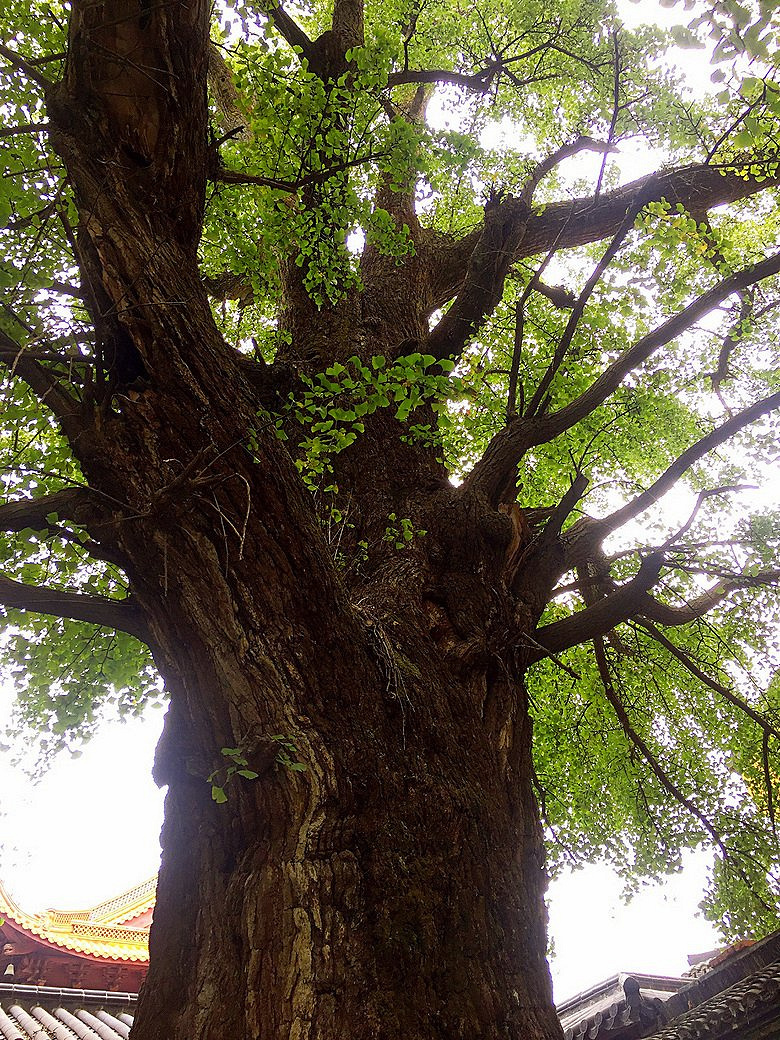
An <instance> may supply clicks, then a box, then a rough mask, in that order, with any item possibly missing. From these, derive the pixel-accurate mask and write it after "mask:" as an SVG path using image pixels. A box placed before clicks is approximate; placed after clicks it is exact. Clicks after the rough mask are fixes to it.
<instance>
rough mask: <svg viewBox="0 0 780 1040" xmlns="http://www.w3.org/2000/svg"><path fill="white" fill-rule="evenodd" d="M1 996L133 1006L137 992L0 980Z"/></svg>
mask: <svg viewBox="0 0 780 1040" xmlns="http://www.w3.org/2000/svg"><path fill="white" fill-rule="evenodd" d="M3 996H8V997H18V998H20V999H27V1000H29V999H30V998H38V999H39V1000H42V1001H47V1002H49V1001H53V1000H59V1001H63V1002H65V1003H74V1004H75V1003H79V1002H87V1001H88V1002H90V1003H101V1004H122V1005H124V1006H128V1007H130V1006H134V1005H135V1004H137V1003H138V994H137V993H122V992H114V991H113V990H103V989H66V988H64V987H60V986H28V985H25V984H23V983H17V982H0V999H2V998H3Z"/></svg>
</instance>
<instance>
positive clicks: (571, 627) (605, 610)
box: [531, 553, 663, 661]
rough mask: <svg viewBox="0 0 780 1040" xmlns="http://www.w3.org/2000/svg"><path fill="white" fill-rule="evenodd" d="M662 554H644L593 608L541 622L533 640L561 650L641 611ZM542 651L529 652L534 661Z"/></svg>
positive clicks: (659, 570) (601, 633) (551, 648)
mask: <svg viewBox="0 0 780 1040" xmlns="http://www.w3.org/2000/svg"><path fill="white" fill-rule="evenodd" d="M662 564H663V555H662V554H661V553H653V554H652V556H646V557H645V559H644V560H642V563H641V564H640V567H639V570H638V571H637V573H636V576H635V577H634V578H632V579H631V581H627V582H626V583H625V585H621V586H620V587H619V588H618V589H617V591H616V592H613V593H612V595H611V596H606V597H605V598H604V599H602V600H600V601H599V602H598V603H596V604H595V605H594V606H592V607H586V608H585V610H580V611H578V612H577V613H576V614H572V615H571V616H570V617H568V618H564V619H563V620H562V621H554V622H553V623H552V624H550V625H543V626H542V627H541V628H538V629H537V630H536V632H534V639H535V640H536V642H537V644H538V645H539V646H540V647H544V649H545V651H546V652H547V653H560V652H561V651H562V650H568V649H569V647H572V646H577V645H579V644H580V643H585V642H587V641H588V640H589V639H595V638H596V637H597V636H603V635H606V634H607V632H610V631H611V630H612V629H613V628H614V627H615V626H616V625H619V624H620V623H621V622H622V621H626V620H627V619H628V618H630V617H633V616H634V615H635V614H638V613H644V611H641V609H640V608H641V607H642V605H643V604H644V602H645V600H646V599H649V598H650V597H649V596H648V595H647V591H648V589H651V588H652V587H653V585H655V584H656V582H657V581H658V578H659V577H660V574H661V566H662ZM542 657H544V654H542V653H540V652H539V653H537V654H536V655H534V654H532V655H531V659H532V660H534V661H536V660H540V659H541V658H542Z"/></svg>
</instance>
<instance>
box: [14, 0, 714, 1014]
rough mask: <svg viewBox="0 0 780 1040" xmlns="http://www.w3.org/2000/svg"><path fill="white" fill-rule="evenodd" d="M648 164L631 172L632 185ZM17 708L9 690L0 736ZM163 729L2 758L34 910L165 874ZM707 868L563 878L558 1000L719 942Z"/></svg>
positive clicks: (655, 15)
mask: <svg viewBox="0 0 780 1040" xmlns="http://www.w3.org/2000/svg"><path fill="white" fill-rule="evenodd" d="M621 7H622V8H623V9H624V12H625V16H626V21H627V22H629V24H631V25H634V24H637V23H638V22H639V21H648V20H653V21H658V22H659V23H662V24H666V25H668V24H670V23H671V22H673V21H677V20H683V18H684V17H685V16H684V14H683V12H682V10H681V9H680V10H679V11H678V10H677V9H674V10H671V11H669V10H662V9H661V8H659V7H656V5H655V3H651V2H643V3H641V4H638V5H637V4H633V5H632V4H628V3H626V4H621ZM681 7H682V5H680V8H681ZM686 64H687V65H688V67H689V68H691V70H692V72H693V76H692V78H693V79H694V80H695V83H696V86H698V88H699V89H702V87H704V86H705V84H708V82H709V72H710V70H709V68H708V66H707V63H706V58H705V59H704V60H703V61H702V60H701V56H700V52H687V53H686ZM626 158H628V157H626ZM644 159H645V162H646V161H647V157H646V156H645V157H644ZM637 160H638V161H639V156H638V155H637ZM629 162H630V160H629ZM646 169H647V167H646V166H645V165H644V164H643V165H642V168H639V165H638V167H637V169H636V171H635V172H633V171H632V172H629V171H626V173H627V174H629V176H628V177H627V179H631V176H640V175H641V174H642V173H644V172H646ZM8 711H9V696H8V694H7V692H4V691H3V690H2V689H0V730H1V729H2V727H3V724H4V722H5V721H6V719H7V715H8ZM161 724H162V712H161V711H159V710H156V711H155V710H152V711H150V712H149V713H148V716H147V718H146V719H143V720H134V721H132V722H128V723H125V724H120V723H114V724H111V725H107V726H106V727H105V729H104V731H103V732H102V734H101V735H100V736H99V738H97V739H96V740H95V741H94V742H93V743H92V744H91V745H90V746H88V747H87V748H86V750H85V751H84V754H83V755H82V757H81V758H79V759H72V760H70V759H63V760H61V761H59V762H58V763H57V764H56V765H55V766H54V768H53V769H52V770H51V771H50V772H49V773H48V774H47V775H46V776H45V777H43V779H42V780H40V781H39V782H38V783H37V784H36V785H34V786H33V785H31V784H30V781H29V780H28V779H27V778H26V777H25V776H24V775H22V774H21V773H20V772H19V771H18V770H15V769H14V768H13V767H12V765H11V763H10V761H9V760H8V759H9V757H10V756H9V755H4V756H3V757H2V758H0V878H2V880H3V881H4V882H5V883H6V885H7V886H8V887H9V889H10V890H11V892H12V894H13V895H14V897H15V898H16V899H17V901H18V902H19V903H20V904H21V905H22V906H23V907H24V908H25V909H28V910H37V909H43V908H45V907H51V906H55V907H59V908H64V909H77V908H80V907H85V906H88V905H91V904H93V903H96V902H99V901H100V900H102V899H104V898H107V897H109V896H111V895H113V894H116V893H117V892H119V891H122V890H123V889H124V888H129V887H130V886H131V885H133V884H135V883H136V882H138V881H140V880H142V879H144V878H145V877H148V876H150V875H151V874H153V873H154V872H155V871H156V870H157V866H158V862H159V844H158V835H159V830H160V824H161V820H162V801H163V796H162V793H161V792H160V791H158V790H157V788H156V787H155V786H154V784H153V783H152V780H151V763H152V756H153V749H154V745H155V743H156V741H157V737H158V735H159V731H160V728H161ZM706 866H707V857H706V856H704V855H701V854H700V855H691V856H690V857H688V860H687V864H686V869H685V870H684V872H683V873H682V874H681V875H678V876H676V877H674V878H672V879H670V880H668V881H667V882H666V883H665V884H663V885H660V886H653V887H650V888H648V889H645V890H644V891H643V892H642V893H641V894H640V895H639V896H637V897H636V898H635V899H634V900H633V901H632V902H631V903H630V904H629V905H625V904H624V903H623V902H622V901H621V899H620V890H621V883H620V881H619V880H618V879H617V878H616V877H615V876H614V875H613V874H612V873H611V872H610V871H609V870H608V869H607V868H605V867H599V866H596V867H590V868H586V869H585V870H582V871H579V872H577V873H576V874H571V875H568V876H566V877H564V878H561V879H560V880H559V881H557V882H556V883H555V884H554V885H553V886H552V887H551V890H550V904H551V909H550V926H551V933H552V937H553V941H554V945H555V951H556V953H555V957H554V960H553V963H552V970H553V977H554V981H555V992H556V999H557V1000H558V1001H561V1000H564V999H566V998H567V997H569V996H571V995H573V994H574V993H576V992H577V991H579V990H581V989H585V988H587V987H589V986H590V985H592V984H594V983H596V982H598V981H600V980H602V979H604V978H606V977H608V976H610V975H614V974H616V973H617V972H619V971H631V970H634V971H644V972H652V973H658V974H669V975H679V974H681V973H682V972H683V971H685V970H686V968H687V962H686V954H688V953H697V952H703V951H705V950H709V949H712V948H713V947H715V946H717V945H718V942H719V940H718V936H717V934H716V932H715V931H714V929H713V928H712V927H711V926H710V925H709V924H708V923H707V922H705V921H704V920H703V919H702V918H701V917H699V916H697V904H698V902H699V900H700V899H701V897H702V893H703V887H704V880H705V873H706Z"/></svg>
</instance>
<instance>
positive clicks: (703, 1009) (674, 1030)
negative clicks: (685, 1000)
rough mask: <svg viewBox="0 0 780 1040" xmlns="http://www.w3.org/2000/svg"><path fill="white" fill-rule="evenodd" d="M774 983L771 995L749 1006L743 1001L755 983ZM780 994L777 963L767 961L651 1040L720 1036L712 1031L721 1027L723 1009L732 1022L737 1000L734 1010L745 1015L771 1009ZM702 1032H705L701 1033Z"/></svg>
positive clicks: (779, 963) (669, 1023) (759, 996)
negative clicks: (752, 1011) (761, 1009)
mask: <svg viewBox="0 0 780 1040" xmlns="http://www.w3.org/2000/svg"><path fill="white" fill-rule="evenodd" d="M762 982H763V983H767V982H769V983H773V984H774V987H773V991H772V992H770V993H764V994H762V993H760V992H759V993H757V994H756V995H755V999H754V1000H752V1001H750V1002H748V1001H747V1000H746V999H745V998H746V997H747V996H748V995H749V994H750V992H751V990H753V991H754V990H755V987H756V984H757V983H759V984H760V983H762ZM778 990H780V960H776V961H770V962H769V963H768V964H765V965H764V966H763V967H762V968H759V969H758V970H757V971H754V972H752V973H751V974H749V975H746V976H744V978H742V979H740V980H739V981H738V982H735V983H733V985H731V986H727V987H726V988H725V989H722V990H720V991H719V992H718V993H716V994H715V995H714V996H711V997H709V998H708V999H706V1000H703V1001H701V1003H699V1004H694V1005H693V1006H692V1007H690V1008H688V1009H687V1010H686V1011H684V1012H683V1013H682V1014H679V1015H677V1016H676V1017H674V1018H672V1019H671V1020H667V1021H666V1023H665V1024H664V1027H663V1028H662V1029H661V1030H659V1031H658V1032H657V1033H654V1034H652V1036H651V1037H650V1040H680V1037H687V1036H693V1035H699V1034H701V1035H706V1036H710V1035H712V1036H713V1037H714V1036H720V1035H721V1033H722V1030H721V1029H719V1031H718V1032H717V1033H715V1029H718V1028H719V1027H720V1026H721V1025H722V1023H719V1022H718V1021H717V1019H718V1017H719V1012H721V1015H720V1017H721V1018H722V1017H723V1015H722V1012H723V1010H724V1008H725V1009H726V1011H727V1012H728V1016H727V1017H728V1018H730V1019H732V1020H733V1018H734V1017H735V1013H734V1007H731V1006H730V1004H733V1003H734V1001H735V1000H736V1010H738V1011H741V1012H742V1013H743V1014H744V1013H745V1011H746V1009H747V1008H751V1009H752V1008H753V1007H755V1006H757V1005H760V1006H767V1005H768V1006H773V1005H775V1004H776V1002H777V994H778ZM702 1029H704V1032H702ZM733 1029H734V1026H733V1025H732V1024H729V1025H728V1027H727V1031H728V1032H729V1033H731V1031H733ZM773 1035H774V1034H773Z"/></svg>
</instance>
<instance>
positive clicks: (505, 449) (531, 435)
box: [463, 252, 780, 502]
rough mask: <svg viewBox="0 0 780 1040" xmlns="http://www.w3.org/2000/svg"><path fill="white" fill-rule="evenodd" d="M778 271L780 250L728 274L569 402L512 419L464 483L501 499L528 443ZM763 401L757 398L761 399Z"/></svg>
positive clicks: (590, 405) (558, 430)
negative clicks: (537, 415)
mask: <svg viewBox="0 0 780 1040" xmlns="http://www.w3.org/2000/svg"><path fill="white" fill-rule="evenodd" d="M778 271H780V252H778V253H775V254H773V255H772V256H769V257H767V258H766V259H765V260H761V261H760V262H759V263H757V264H752V265H751V266H750V267H746V268H744V269H743V270H741V271H737V272H735V273H734V274H732V275H730V276H729V277H728V278H724V279H723V280H722V281H720V282H718V284H717V285H715V286H713V287H712V288H711V289H710V290H708V292H706V293H703V294H702V295H701V296H699V297H698V298H697V299H695V300H693V302H692V303H689V304H688V306H687V307H685V308H683V310H681V311H679V312H678V313H677V314H675V315H673V316H672V317H671V318H669V319H668V320H667V321H665V322H664V323H663V324H662V325H659V326H658V328H656V329H654V330H653V331H652V332H650V333H648V334H647V335H646V336H643V337H642V338H641V339H639V340H637V342H636V343H635V344H634V345H633V346H631V347H629V349H628V350H626V351H625V352H624V353H623V354H622V355H621V356H620V357H619V358H618V359H617V360H616V361H615V362H614V363H613V364H612V365H610V366H609V368H607V369H606V370H605V371H604V372H603V373H602V374H601V375H600V376H599V377H598V379H596V380H595V381H594V382H593V383H591V385H590V386H589V387H588V389H587V390H585V391H584V393H582V394H580V396H579V397H576V398H575V399H574V400H573V401H571V402H570V403H569V404H567V405H565V406H564V407H563V408H560V409H559V410H558V411H557V412H552V413H551V414H549V415H547V416H544V417H541V418H530V417H526V416H523V417H519V418H517V419H515V420H514V421H513V422H511V423H509V424H508V425H507V426H505V427H504V428H503V429H502V430H500V431H499V432H498V433H497V434H496V435H495V436H494V437H493V439H492V441H491V442H490V444H489V445H488V447H487V449H486V451H485V454H484V455H483V457H482V458H481V459H480V460H479V462H477V463H476V465H475V466H474V468H473V469H472V471H471V473H470V474H469V476H468V477H467V479H466V481H464V485H463V486H464V487H467V488H469V489H472V490H473V489H479V490H480V491H482V492H483V493H485V494H487V495H488V497H489V498H490V500H491V501H494V502H497V501H498V500H499V497H500V495H501V493H502V492H503V491H504V489H505V487H506V484H507V481H508V479H509V477H510V475H513V474H514V471H515V468H516V466H517V465H518V463H519V462H520V460H521V459H522V457H523V455H524V454H525V452H526V451H528V449H529V448H531V447H533V446H534V445H538V444H546V443H547V442H548V441H551V440H554V439H555V438H556V437H559V436H560V435H561V434H562V433H565V431H566V430H569V429H571V428H572V427H573V426H576V425H577V423H579V422H581V421H582V420H583V419H584V418H586V416H588V415H590V413H591V412H593V411H595V410H596V408H598V407H599V406H600V405H602V404H603V403H604V402H605V401H606V400H607V398H608V397H610V395H611V394H613V393H614V392H615V390H616V389H617V388H618V387H619V386H620V384H621V383H622V382H623V380H624V379H625V377H626V376H627V375H628V373H629V372H632V371H633V370H634V369H635V368H637V367H638V366H639V365H641V364H643V363H644V362H645V361H647V359H648V358H649V357H651V356H652V355H653V354H654V353H655V351H656V350H658V349H659V348H660V347H662V346H665V345H666V344H667V343H669V342H670V341H671V340H673V339H675V338H676V337H677V336H679V335H681V334H682V333H683V332H686V331H687V330H688V329H689V328H690V327H691V326H692V325H693V324H694V323H695V322H696V321H698V320H699V319H700V318H703V317H704V315H706V314H708V313H709V312H710V311H711V310H713V308H715V307H716V306H717V305H718V304H720V303H722V302H723V300H725V299H727V298H728V297H729V296H731V295H732V294H733V293H736V292H739V291H741V290H743V289H745V288H747V287H748V286H750V285H754V284H755V283H756V282H759V281H761V280H763V279H765V278H769V277H771V276H772V275H775V274H777V273H778ZM767 400H771V399H767ZM761 404H762V403H761V402H759V405H761ZM771 407H775V405H774V404H773V405H771V406H770V408H771ZM767 410H769V409H767ZM741 414H742V413H740V415H741ZM738 418H739V416H735V419H738Z"/></svg>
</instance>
